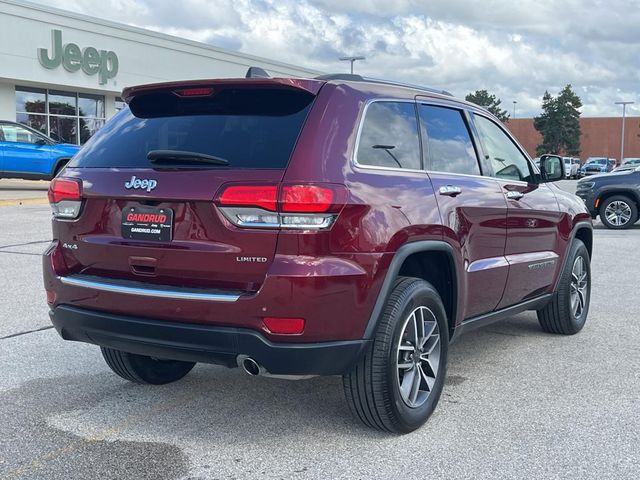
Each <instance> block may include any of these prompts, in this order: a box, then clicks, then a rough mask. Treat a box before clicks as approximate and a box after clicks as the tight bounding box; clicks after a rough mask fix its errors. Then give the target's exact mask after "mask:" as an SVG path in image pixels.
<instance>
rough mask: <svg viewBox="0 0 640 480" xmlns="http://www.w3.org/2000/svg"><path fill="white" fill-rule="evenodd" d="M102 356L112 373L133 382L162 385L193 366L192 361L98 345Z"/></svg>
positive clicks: (182, 375) (181, 375) (176, 378)
mask: <svg viewBox="0 0 640 480" xmlns="http://www.w3.org/2000/svg"><path fill="white" fill-rule="evenodd" d="M100 350H102V356H103V358H104V360H105V361H106V362H107V365H109V368H111V370H113V372H114V373H116V374H117V375H120V376H121V377H122V378H124V379H125V380H129V381H130V382H134V383H142V384H151V385H164V384H165V383H171V382H175V381H176V380H180V379H181V378H182V377H184V376H185V375H186V374H187V373H189V372H190V371H191V369H192V368H193V367H194V366H195V363H193V362H182V361H179V360H157V359H155V358H152V357H147V356H145V355H136V354H133V353H127V352H121V351H120V350H114V349H113V348H107V347H100Z"/></svg>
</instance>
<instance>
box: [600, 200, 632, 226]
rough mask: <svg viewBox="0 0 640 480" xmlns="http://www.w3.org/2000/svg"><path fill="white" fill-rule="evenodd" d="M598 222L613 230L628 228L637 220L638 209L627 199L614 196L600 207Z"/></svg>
mask: <svg viewBox="0 0 640 480" xmlns="http://www.w3.org/2000/svg"><path fill="white" fill-rule="evenodd" d="M600 220H602V223H603V224H604V225H605V227H607V228H611V229H614V230H623V229H626V228H630V227H631V226H632V225H633V224H634V223H636V221H637V220H638V207H637V206H636V204H635V202H633V201H632V200H631V199H630V198H629V197H626V196H625V195H614V196H613V197H609V198H607V199H606V200H605V201H604V202H603V203H602V205H601V206H600Z"/></svg>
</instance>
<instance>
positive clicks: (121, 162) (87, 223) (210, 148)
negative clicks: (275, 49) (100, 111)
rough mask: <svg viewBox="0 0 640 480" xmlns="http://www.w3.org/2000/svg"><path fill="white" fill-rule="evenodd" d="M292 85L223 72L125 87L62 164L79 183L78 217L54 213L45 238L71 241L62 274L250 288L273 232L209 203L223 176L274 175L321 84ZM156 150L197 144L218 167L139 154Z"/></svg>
mask: <svg viewBox="0 0 640 480" xmlns="http://www.w3.org/2000/svg"><path fill="white" fill-rule="evenodd" d="M293 82H295V81H293ZM299 82H306V83H305V84H304V85H303V86H304V88H302V87H301V86H300V85H292V81H280V80H277V81H270V80H260V81H245V80H241V81H235V83H234V81H231V80H225V81H221V82H208V83H206V85H203V84H202V82H200V83H194V82H189V83H180V84H164V85H157V86H149V87H140V88H139V89H138V90H136V89H130V90H128V91H127V90H126V91H125V95H126V98H127V99H128V101H129V102H130V109H125V110H124V111H122V112H120V113H119V114H118V115H116V117H114V118H113V119H112V120H111V121H110V122H109V123H108V124H107V125H106V126H105V127H104V128H103V129H102V130H101V131H100V132H98V133H97V134H96V135H95V136H94V137H93V138H92V139H91V140H90V141H89V142H88V143H87V144H86V145H85V147H84V148H83V149H82V150H81V152H80V153H79V154H78V155H77V156H76V157H75V158H74V160H73V161H72V162H71V163H70V165H69V167H68V168H67V170H66V171H65V177H73V178H78V179H80V180H81V181H82V186H83V187H82V188H83V192H82V198H83V205H82V211H81V213H80V216H79V218H78V219H77V220H74V221H66V220H59V221H54V236H55V238H56V239H58V240H59V241H60V243H61V244H68V245H74V246H75V247H71V248H68V249H64V256H65V263H66V264H67V266H68V268H69V273H74V274H83V275H91V276H98V277H102V278H110V279H122V280H133V281H143V282H147V283H157V284H162V285H176V286H180V287H200V288H217V289H233V290H243V291H256V290H257V289H258V288H259V287H260V285H261V284H262V282H263V281H264V278H265V276H266V272H267V270H268V268H269V266H270V265H271V263H272V261H273V257H274V253H275V250H276V243H277V238H278V230H277V229H260V228H254V229H240V228H238V227H235V226H233V225H232V224H231V223H230V222H229V221H228V220H227V219H226V218H225V217H224V216H223V215H222V214H221V213H220V211H219V210H218V209H217V208H216V206H215V205H214V200H215V198H216V195H217V194H218V193H219V192H220V191H221V189H222V188H223V186H224V185H228V184H233V183H242V184H251V183H261V184H263V183H267V184H269V183H273V184H277V183H278V182H280V181H281V180H282V177H283V175H284V172H285V170H286V167H287V164H288V161H289V157H290V156H291V153H292V151H293V148H294V146H295V143H296V140H297V137H298V135H299V133H300V131H301V129H302V126H303V124H304V121H305V119H306V116H307V113H308V111H309V109H310V108H311V105H312V103H313V99H314V93H315V92H317V90H318V89H319V84H320V83H319V82H312V81H299ZM314 90H315V91H314ZM158 150H160V151H181V152H184V151H190V152H197V153H200V154H205V155H209V156H215V157H216V158H222V159H225V160H228V165H222V164H220V165H217V164H210V163H206V162H200V161H186V162H185V161H184V159H178V160H175V159H174V160H175V161H174V160H171V159H170V160H169V161H167V162H161V163H153V162H151V161H149V160H148V158H147V154H148V152H149V151H158ZM165 160H166V159H165ZM138 214H140V215H141V216H139V215H138ZM159 231H164V233H162V234H158V233H156V232H159Z"/></svg>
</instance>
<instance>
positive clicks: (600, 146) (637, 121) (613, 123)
mask: <svg viewBox="0 0 640 480" xmlns="http://www.w3.org/2000/svg"><path fill="white" fill-rule="evenodd" d="M506 125H507V128H508V129H509V130H511V133H513V134H514V135H515V137H516V138H517V139H518V141H519V142H520V144H521V145H522V146H523V147H524V148H525V149H526V150H527V152H529V155H531V157H532V158H533V157H535V156H536V147H537V146H538V144H539V143H541V141H542V138H541V137H540V134H539V133H538V131H537V130H536V129H535V128H533V119H532V118H515V119H511V120H509V121H508V122H507V124H506ZM621 128H622V118H621V117H585V118H581V119H580V129H581V131H582V136H581V137H580V148H581V150H582V152H581V153H580V158H581V159H582V160H584V159H586V158H587V157H609V158H615V159H617V160H618V161H619V160H620V130H621ZM624 136H625V143H624V156H625V157H626V158H628V157H640V117H627V119H626V121H625V135H624ZM550 153H557V152H550Z"/></svg>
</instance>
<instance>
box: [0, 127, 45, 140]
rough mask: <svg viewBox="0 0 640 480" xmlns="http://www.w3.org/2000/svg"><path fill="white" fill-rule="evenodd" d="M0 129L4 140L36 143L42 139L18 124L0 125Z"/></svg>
mask: <svg viewBox="0 0 640 480" xmlns="http://www.w3.org/2000/svg"><path fill="white" fill-rule="evenodd" d="M0 130H2V139H3V140H4V141H5V142H19V143H37V142H38V141H42V137H39V136H38V135H36V134H35V133H33V132H31V131H29V130H27V129H26V128H23V127H20V126H18V125H0Z"/></svg>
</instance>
